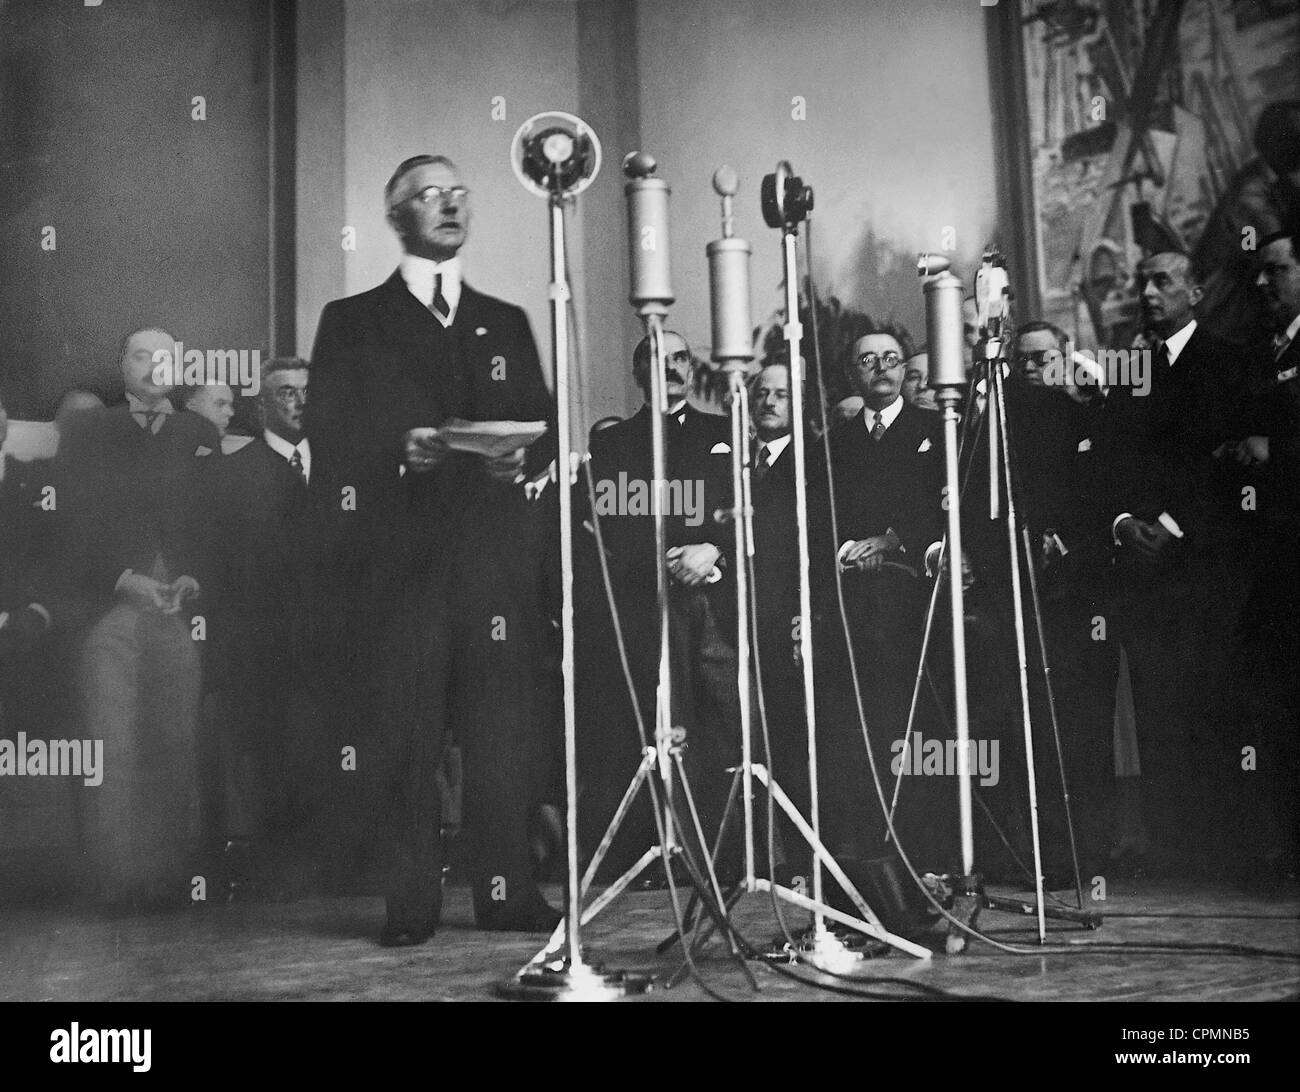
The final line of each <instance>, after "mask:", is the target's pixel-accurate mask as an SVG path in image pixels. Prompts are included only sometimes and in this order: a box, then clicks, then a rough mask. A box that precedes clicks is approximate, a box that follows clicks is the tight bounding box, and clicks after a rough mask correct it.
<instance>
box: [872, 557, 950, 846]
mask: <svg viewBox="0 0 1300 1092" xmlns="http://www.w3.org/2000/svg"><path fill="white" fill-rule="evenodd" d="M947 550H948V536H947V535H945V536H944V538H943V544H942V545H941V546H940V547H939V564H938V571H939V577H938V579H936V580H935V582H934V587H933V588H931V589H930V605H929V606H928V607H927V608H926V611H925V632H924V634H923V635H922V637H921V658H920V659H919V660H918V661H917V664H916V679H915V681H914V682H913V683H912V704H911V705H910V706H909V708H908V710H907V728H906V730H905V731H904V733H903V750H902V753H901V754H900V755H899V764H898V775H897V776H896V777H895V778H894V796H893V799H892V800H890V802H889V822H888V823H886V824H885V844H886V845H888V844H889V840H890V838H891V837H893V829H894V815H895V814H896V813H897V811H898V796H899V793H901V792H902V790H903V777H904V776H905V774H906V772H907V764H908V759H909V752H910V751H911V747H912V725H914V724H915V723H916V707H917V705H918V704H920V698H921V679H922V678H923V677H924V676H926V675H927V674H928V672H927V671H926V668H925V661H926V658H927V657H928V656H929V654H930V636H931V634H932V633H933V632H934V616H935V612H936V611H937V610H938V607H939V590H940V588H942V587H943V558H944V554H945V553H947Z"/></svg>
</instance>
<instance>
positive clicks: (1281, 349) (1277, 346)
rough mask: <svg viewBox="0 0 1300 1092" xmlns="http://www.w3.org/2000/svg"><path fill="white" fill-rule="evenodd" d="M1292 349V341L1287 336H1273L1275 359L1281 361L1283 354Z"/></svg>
mask: <svg viewBox="0 0 1300 1092" xmlns="http://www.w3.org/2000/svg"><path fill="white" fill-rule="evenodd" d="M1290 347H1291V339H1290V338H1289V337H1287V336H1286V334H1275V335H1274V336H1273V359H1274V360H1281V359H1282V354H1283V353H1285V352H1286V351H1287V349H1289V348H1290Z"/></svg>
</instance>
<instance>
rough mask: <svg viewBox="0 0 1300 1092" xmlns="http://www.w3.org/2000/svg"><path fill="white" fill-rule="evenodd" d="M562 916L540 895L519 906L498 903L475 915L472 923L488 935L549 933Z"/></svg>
mask: <svg viewBox="0 0 1300 1092" xmlns="http://www.w3.org/2000/svg"><path fill="white" fill-rule="evenodd" d="M563 920H564V915H563V914H562V913H560V911H559V910H557V909H555V907H554V906H552V905H551V904H550V903H549V902H547V901H546V900H545V899H544V898H542V897H541V895H538V896H536V898H534V899H531V900H529V901H528V902H526V903H524V904H523V905H521V906H511V905H510V904H509V903H498V904H497V906H496V907H495V908H493V909H491V910H488V911H486V912H485V913H476V914H475V915H474V923H475V925H477V926H478V928H480V929H483V930H485V931H486V932H489V933H551V932H554V931H555V927H556V926H557V925H559V924H560V922H561V921H563Z"/></svg>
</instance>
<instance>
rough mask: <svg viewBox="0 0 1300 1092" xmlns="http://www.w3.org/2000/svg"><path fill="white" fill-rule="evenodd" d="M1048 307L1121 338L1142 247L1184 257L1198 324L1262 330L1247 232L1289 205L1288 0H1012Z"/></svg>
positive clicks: (1082, 333) (1294, 53) (1295, 87)
mask: <svg viewBox="0 0 1300 1092" xmlns="http://www.w3.org/2000/svg"><path fill="white" fill-rule="evenodd" d="M1020 11H1021V16H1022V20H1021V22H1022V33H1023V40H1024V57H1025V61H1024V63H1025V70H1026V71H1025V75H1026V86H1027V103H1026V105H1027V107H1028V117H1029V122H1030V135H1029V149H1028V151H1029V155H1030V157H1031V167H1032V176H1033V187H1034V193H1033V199H1034V209H1035V221H1036V222H1035V224H1034V245H1035V248H1036V257H1037V263H1036V264H1037V267H1038V271H1039V278H1040V282H1039V288H1040V292H1041V295H1042V300H1043V310H1044V312H1045V315H1044V317H1046V318H1049V319H1051V320H1052V321H1054V322H1056V323H1058V324H1059V325H1061V326H1063V327H1064V328H1065V329H1066V330H1067V331H1068V332H1070V333H1071V334H1072V335H1073V336H1074V338H1075V341H1076V343H1077V344H1082V345H1087V344H1094V345H1112V346H1114V345H1119V344H1127V343H1128V341H1129V340H1130V339H1131V338H1132V336H1133V335H1134V333H1135V332H1136V328H1135V327H1136V321H1137V297H1136V294H1135V289H1134V283H1133V270H1134V268H1135V266H1136V263H1137V262H1138V261H1139V260H1140V258H1141V257H1142V256H1143V254H1146V253H1151V252H1154V251H1156V250H1168V249H1176V250H1181V251H1184V252H1186V253H1189V254H1191V255H1192V256H1193V258H1194V260H1195V261H1196V264H1197V266H1198V268H1199V270H1200V273H1201V275H1202V277H1203V278H1204V279H1205V280H1206V282H1207V296H1206V300H1205V303H1204V306H1203V312H1204V314H1203V321H1206V322H1207V324H1208V325H1211V326H1213V327H1215V328H1216V329H1218V330H1219V332H1220V333H1222V334H1223V335H1225V336H1228V337H1230V338H1232V339H1233V340H1248V339H1249V338H1250V337H1251V336H1252V334H1253V333H1254V332H1255V331H1256V329H1257V328H1258V327H1259V323H1258V316H1256V315H1255V314H1254V313H1253V307H1254V302H1253V300H1252V299H1251V297H1250V293H1249V292H1248V291H1246V290H1245V288H1244V280H1245V278H1246V276H1247V274H1248V267H1249V262H1250V255H1251V248H1252V245H1253V242H1254V239H1252V237H1251V233H1250V232H1248V231H1246V229H1247V228H1251V229H1253V230H1254V233H1255V236H1256V237H1262V236H1263V235H1264V234H1266V233H1267V232H1268V231H1270V230H1275V228H1276V227H1277V226H1278V224H1279V221H1280V220H1281V219H1282V218H1285V217H1287V216H1293V215H1296V214H1297V213H1300V169H1298V168H1300V101H1298V100H1300V3H1297V0H1049V2H1043V0H1020Z"/></svg>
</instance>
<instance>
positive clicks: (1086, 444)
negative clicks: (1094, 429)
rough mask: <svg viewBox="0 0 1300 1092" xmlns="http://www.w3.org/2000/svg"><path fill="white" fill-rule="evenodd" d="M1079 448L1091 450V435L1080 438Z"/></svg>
mask: <svg viewBox="0 0 1300 1092" xmlns="http://www.w3.org/2000/svg"><path fill="white" fill-rule="evenodd" d="M1079 450H1080V451H1091V450H1092V437H1091V436H1085V437H1084V438H1083V439H1082V440H1080V441H1079Z"/></svg>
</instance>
